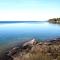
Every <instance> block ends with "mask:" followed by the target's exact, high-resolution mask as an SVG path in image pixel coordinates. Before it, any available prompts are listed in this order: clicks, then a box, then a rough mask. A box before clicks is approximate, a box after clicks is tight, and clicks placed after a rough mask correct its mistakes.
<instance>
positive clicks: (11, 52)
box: [7, 47, 19, 56]
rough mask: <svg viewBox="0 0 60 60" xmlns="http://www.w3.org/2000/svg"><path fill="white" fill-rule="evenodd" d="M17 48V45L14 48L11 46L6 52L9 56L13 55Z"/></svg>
mask: <svg viewBox="0 0 60 60" xmlns="http://www.w3.org/2000/svg"><path fill="white" fill-rule="evenodd" d="M18 49H19V47H14V48H12V49H11V50H10V51H9V52H8V54H7V55H8V56H11V55H14V54H15V53H16V52H17V50H18Z"/></svg>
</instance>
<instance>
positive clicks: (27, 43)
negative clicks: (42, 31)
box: [23, 39, 36, 47]
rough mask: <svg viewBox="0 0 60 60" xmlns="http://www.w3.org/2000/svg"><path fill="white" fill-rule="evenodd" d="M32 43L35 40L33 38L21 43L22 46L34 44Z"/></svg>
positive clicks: (34, 42)
mask: <svg viewBox="0 0 60 60" xmlns="http://www.w3.org/2000/svg"><path fill="white" fill-rule="evenodd" d="M34 44H36V40H35V39H32V40H30V41H27V42H25V43H24V44H23V47H24V46H27V45H34Z"/></svg>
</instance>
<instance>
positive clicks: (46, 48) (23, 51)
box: [0, 38, 60, 60]
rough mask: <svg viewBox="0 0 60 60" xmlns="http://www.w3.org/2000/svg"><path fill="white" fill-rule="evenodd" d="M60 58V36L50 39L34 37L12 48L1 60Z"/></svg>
mask: <svg viewBox="0 0 60 60" xmlns="http://www.w3.org/2000/svg"><path fill="white" fill-rule="evenodd" d="M54 59H55V60H60V38H56V39H53V40H48V41H40V42H38V41H36V40H35V39H32V40H30V41H26V42H24V43H22V44H20V45H18V46H15V47H13V48H11V49H10V50H8V51H6V52H5V53H4V54H2V55H1V56H0V60H54Z"/></svg>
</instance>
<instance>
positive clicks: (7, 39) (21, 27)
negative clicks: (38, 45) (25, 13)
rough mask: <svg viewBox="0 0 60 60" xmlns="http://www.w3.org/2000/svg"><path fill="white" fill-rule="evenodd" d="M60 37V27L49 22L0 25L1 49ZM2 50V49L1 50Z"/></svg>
mask: <svg viewBox="0 0 60 60" xmlns="http://www.w3.org/2000/svg"><path fill="white" fill-rule="evenodd" d="M59 36H60V25H58V24H51V23H48V22H43V23H42V22H39V23H9V24H7V23H6V24H0V47H3V48H4V47H6V46H9V44H13V43H16V42H19V41H20V42H21V41H24V40H29V39H32V38H36V39H39V40H45V39H51V38H55V37H59ZM0 50H1V48H0Z"/></svg>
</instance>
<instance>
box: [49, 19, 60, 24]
mask: <svg viewBox="0 0 60 60" xmlns="http://www.w3.org/2000/svg"><path fill="white" fill-rule="evenodd" d="M48 22H50V23H57V24H60V18H53V19H49V20H48Z"/></svg>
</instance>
